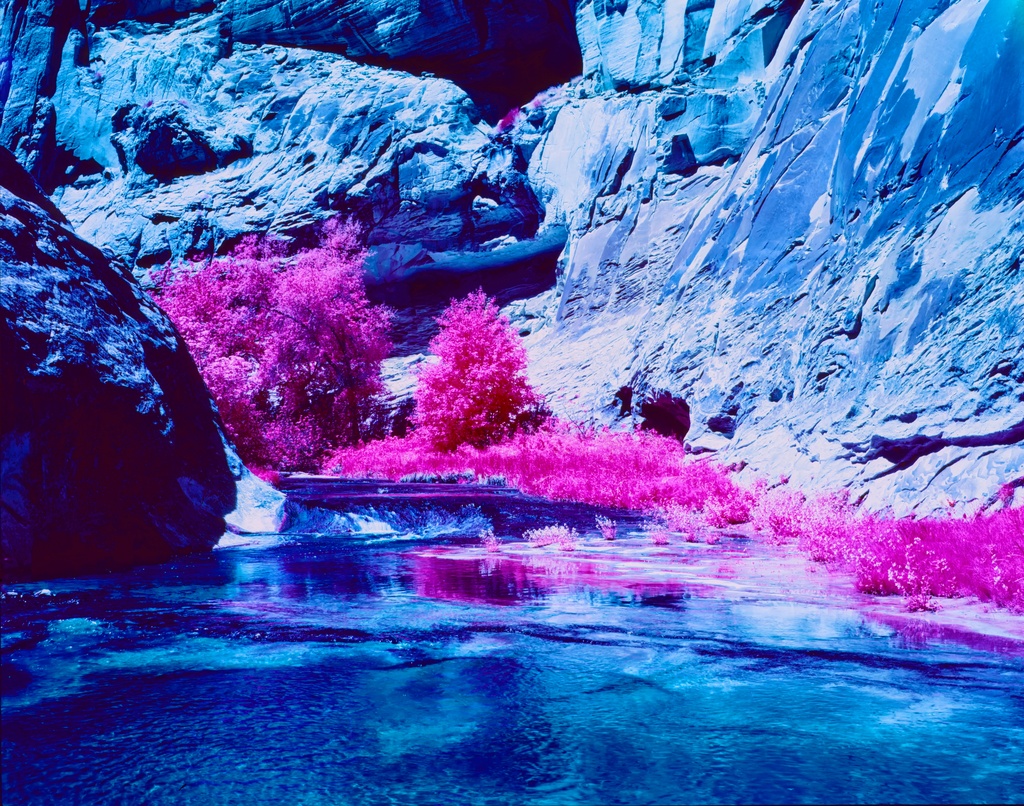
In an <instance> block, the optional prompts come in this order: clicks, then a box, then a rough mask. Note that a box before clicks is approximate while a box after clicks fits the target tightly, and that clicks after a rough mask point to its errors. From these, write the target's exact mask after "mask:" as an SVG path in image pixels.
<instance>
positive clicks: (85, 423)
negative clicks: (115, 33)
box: [0, 149, 243, 580]
mask: <svg viewBox="0 0 1024 806" xmlns="http://www.w3.org/2000/svg"><path fill="white" fill-rule="evenodd" d="M0 272H2V284H0V310H2V313H3V319H2V320H0V340H2V346H3V369H2V385H3V390H4V392H3V400H2V406H3V435H2V456H3V491H2V495H3V502H2V507H3V508H2V531H3V576H4V579H5V580H9V579H16V578H24V577H45V576H58V575H64V574H75V573H81V572H92V571H99V570H105V569H109V568H117V567H125V566H130V565H133V564H136V563H141V562H153V561H158V560H163V559H166V558H168V557H171V556H174V555H177V554H184V553H189V552H193V551H199V550H204V549H209V548H210V547H211V546H212V545H213V544H214V543H215V542H216V541H217V539H218V538H219V537H220V536H221V535H222V534H223V532H224V516H225V515H226V514H227V513H229V512H231V511H232V510H233V509H234V508H235V498H236V494H235V480H236V477H241V476H242V475H243V473H242V470H241V467H240V465H239V463H238V461H237V458H236V457H234V456H233V454H228V453H226V452H225V447H224V442H223V436H222V434H221V431H220V429H219V427H218V426H217V424H216V421H215V412H214V410H213V406H212V403H211V402H210V399H209V396H208V394H207V392H206V389H205V387H204V386H203V382H202V379H201V378H200V377H199V373H198V372H197V370H196V369H195V366H194V364H193V363H192V360H191V359H190V358H189V356H188V353H187V352H186V350H185V348H184V346H183V344H182V343H181V340H180V339H179V337H178V335H177V333H176V332H175V331H174V329H173V327H172V326H171V324H170V322H169V321H168V320H167V318H166V317H165V316H164V315H163V313H162V312H161V311H160V310H159V309H158V308H157V307H156V306H155V305H154V304H153V302H152V301H151V300H150V299H149V297H148V296H147V295H145V294H144V293H142V292H141V291H140V289H139V287H138V284H137V283H136V282H135V280H134V278H132V276H131V275H130V274H128V273H127V272H126V271H125V270H123V269H119V268H118V267H117V266H116V265H115V264H112V263H111V262H110V261H108V259H107V258H106V257H104V256H103V255H102V254H101V253H100V252H99V250H97V249H95V248H94V247H92V246H89V245H88V244H86V243H84V242H83V241H82V240H80V239H79V238H77V237H76V236H75V235H74V234H73V233H72V232H71V231H70V229H68V227H67V224H66V222H65V221H64V220H63V218H62V217H61V216H60V213H59V212H58V211H57V210H56V208H54V207H53V206H52V204H50V202H49V201H48V200H47V199H46V198H45V197H43V196H42V195H41V194H40V193H39V191H38V190H37V189H36V187H35V185H34V184H33V182H32V180H31V178H29V176H28V175H27V174H26V173H25V172H24V171H23V170H22V169H21V168H20V167H19V166H18V165H17V164H16V163H15V161H14V159H13V157H12V156H11V155H10V153H9V152H7V151H5V150H3V149H0Z"/></svg>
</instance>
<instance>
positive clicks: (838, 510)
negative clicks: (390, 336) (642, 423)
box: [328, 422, 1024, 611]
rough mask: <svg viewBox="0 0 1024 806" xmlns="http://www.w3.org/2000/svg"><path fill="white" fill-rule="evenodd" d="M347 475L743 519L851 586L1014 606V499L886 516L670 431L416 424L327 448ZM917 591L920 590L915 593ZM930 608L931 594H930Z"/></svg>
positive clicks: (700, 523)
mask: <svg viewBox="0 0 1024 806" xmlns="http://www.w3.org/2000/svg"><path fill="white" fill-rule="evenodd" d="M328 466H330V467H333V468H334V469H336V470H337V471H339V472H340V473H341V474H343V475H345V476H352V477H361V476H377V477H381V476H382V477H385V478H390V479H394V480H397V479H400V478H401V477H402V476H404V475H407V474H410V473H414V472H421V473H432V474H438V475H443V474H446V473H456V472H463V471H470V472H472V473H473V474H474V475H476V476H477V477H486V476H494V475H501V476H504V477H505V478H506V479H508V482H509V484H510V485H511V486H513V487H517V488H518V489H520V490H522V491H524V492H526V493H530V494H533V495H541V496H545V497H547V498H554V499H559V500H567V501H578V502H581V503H586V504H593V505H597V506H606V507H619V508H623V509H631V510H636V511H640V512H646V513H650V514H652V515H657V516H658V517H659V518H660V519H661V521H662V522H663V523H664V524H665V525H666V527H667V528H668V529H670V530H672V531H674V532H679V533H681V534H682V535H683V537H684V539H686V540H689V541H697V540H701V539H702V540H705V541H706V542H709V543H713V542H715V541H716V540H717V532H715V531H714V527H721V526H723V525H726V524H739V523H744V522H747V523H749V524H750V527H752V528H753V529H755V530H756V531H757V532H759V533H760V534H761V535H762V537H763V539H765V540H767V541H769V542H772V543H776V544H782V543H796V545H797V546H799V548H800V549H802V550H803V551H805V552H807V553H808V554H809V555H810V557H811V558H812V559H814V560H815V561H818V562H822V563H827V564H830V565H834V566H837V567H843V568H849V569H850V570H852V571H853V573H854V574H855V575H856V579H857V586H858V588H859V589H860V590H862V591H864V592H867V593H874V594H897V595H902V596H909V597H913V596H917V597H918V598H917V599H914V600H913V604H914V606H917V605H920V604H921V603H925V604H927V603H928V601H929V600H928V597H930V596H966V595H975V596H978V597H979V598H981V599H983V600H986V601H991V602H994V603H995V604H998V605H1000V606H1003V607H1007V608H1010V609H1014V610H1018V611H1024V510H1020V509H1003V510H1001V511H999V512H996V513H993V514H989V515H981V516H978V517H975V518H972V519H952V518H944V519H921V520H914V519H911V518H892V517H885V516H882V515H878V514H873V513H868V512H865V511H863V510H861V509H859V508H858V507H856V506H854V505H853V504H852V503H850V501H849V497H848V495H847V494H845V493H840V494H834V495H826V496H818V497H815V498H811V499H809V498H807V497H806V496H804V495H803V494H801V493H799V492H792V491H790V490H788V489H786V488H785V487H783V486H777V487H775V488H772V489H769V488H768V486H767V485H766V484H763V483H762V484H759V485H755V486H754V489H752V490H751V489H745V488H743V487H741V486H739V485H738V484H737V483H736V481H735V480H734V478H733V468H730V467H727V466H723V465H721V464H717V463H715V462H711V461H707V460H702V459H693V458H692V457H687V456H685V454H684V452H683V449H682V447H681V446H680V445H679V443H678V442H676V441H674V440H670V439H666V438H664V437H660V436H657V435H655V434H652V433H650V432H644V433H612V432H608V431H596V432H593V433H584V432H581V431H580V430H579V429H577V428H573V427H572V426H570V425H568V424H565V423H558V422H554V423H551V424H550V425H549V426H548V427H546V428H544V429H542V430H540V431H539V432H537V433H532V434H524V433H520V434H517V435H515V436H514V437H513V438H511V439H510V440H507V441H506V442H503V443H500V444H497V445H491V446H488V447H486V448H473V447H471V446H462V447H460V448H458V449H457V450H455V451H452V452H441V451H437V450H435V449H434V448H433V447H432V446H431V445H430V444H429V443H427V442H426V441H425V440H423V439H422V438H420V437H417V435H416V434H413V435H412V436H411V437H407V438H405V439H395V438H392V439H388V440H384V441H381V442H372V443H369V444H366V445H360V446H357V447H352V448H345V449H342V450H340V451H338V452H336V453H335V454H334V455H333V456H332V457H331V459H330V460H329V462H328ZM921 597H924V598H921ZM928 606H929V607H930V606H931V605H930V604H928Z"/></svg>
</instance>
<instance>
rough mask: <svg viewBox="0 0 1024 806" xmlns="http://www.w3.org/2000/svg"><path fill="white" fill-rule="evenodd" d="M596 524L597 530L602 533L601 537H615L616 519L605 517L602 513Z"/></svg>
mask: <svg viewBox="0 0 1024 806" xmlns="http://www.w3.org/2000/svg"><path fill="white" fill-rule="evenodd" d="M596 524H597V531H599V532H600V533H601V537H603V538H604V539H605V540H614V539H615V534H616V531H617V526H616V523H615V521H613V520H612V519H611V518H605V517H603V516H601V515H598V516H597V519H596Z"/></svg>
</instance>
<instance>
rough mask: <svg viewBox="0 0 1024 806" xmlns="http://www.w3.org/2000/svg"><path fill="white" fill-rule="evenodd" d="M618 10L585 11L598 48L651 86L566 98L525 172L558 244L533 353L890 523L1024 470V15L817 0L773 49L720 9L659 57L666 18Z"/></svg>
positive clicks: (624, 79)
mask: <svg viewBox="0 0 1024 806" xmlns="http://www.w3.org/2000/svg"><path fill="white" fill-rule="evenodd" d="M597 5H600V4H595V6H597ZM619 5H621V6H625V11H624V12H622V13H621V14H620V15H619V16H617V17H608V16H606V17H601V16H600V14H598V16H597V17H596V18H594V17H593V14H594V13H595V12H594V11H593V7H592V6H590V4H583V5H582V6H581V15H583V17H582V19H581V31H582V32H583V33H584V34H586V37H589V38H585V42H599V43H600V48H599V49H597V48H596V46H595V47H591V46H589V45H588V46H586V47H584V54H585V58H586V59H587V64H588V66H589V68H590V80H591V81H597V82H599V83H600V84H601V86H604V87H610V88H611V89H612V90H614V89H615V88H620V87H622V86H626V85H628V86H630V87H633V88H637V90H638V91H634V92H631V93H629V94H628V95H627V94H623V93H622V92H614V91H607V92H604V93H602V94H601V95H600V96H599V97H595V98H589V99H580V100H575V101H573V102H571V103H569V104H568V105H566V106H565V107H563V108H562V109H561V110H560V111H559V112H558V114H557V118H556V120H555V121H554V123H553V126H552V128H551V130H550V134H549V135H548V136H547V138H546V140H545V141H544V142H543V143H542V144H540V145H539V146H538V147H537V149H536V150H535V151H534V156H533V159H532V161H531V164H530V175H531V178H532V179H533V180H534V182H535V184H536V185H538V187H543V188H547V190H546V191H544V190H539V191H538V192H539V193H540V195H541V196H542V197H544V198H550V199H551V200H552V202H551V204H550V205H549V210H548V214H549V216H554V215H557V216H561V217H563V218H564V220H565V223H566V226H567V228H568V231H569V243H568V246H567V247H566V251H565V252H564V253H563V256H562V271H563V273H562V280H561V284H560V307H559V312H558V317H557V323H556V324H555V326H554V327H552V328H549V329H548V330H547V331H546V332H543V333H540V334H537V335H535V336H534V337H531V342H532V343H531V348H532V353H533V355H534V357H535V365H534V369H535V373H536V375H537V379H538V380H539V381H540V382H541V384H542V386H544V387H546V388H547V389H548V390H550V391H551V392H553V393H554V394H555V395H556V398H557V399H558V400H559V401H560V402H559V403H558V407H560V408H561V409H562V410H563V411H570V410H573V409H576V410H582V411H587V410H589V411H593V410H595V409H596V410H601V408H602V407H604V411H605V419H610V418H611V417H612V416H613V415H614V413H615V409H614V407H613V397H614V394H615V390H616V389H618V388H619V387H620V386H622V385H623V384H628V385H630V386H632V387H634V388H635V389H637V390H640V391H644V390H653V389H666V390H669V391H671V392H673V393H676V394H681V395H683V396H685V397H686V398H687V400H688V401H689V402H690V403H691V405H692V407H693V415H694V416H693V420H694V429H693V431H691V433H690V437H689V438H690V440H692V441H693V442H694V444H695V445H697V446H698V447H713V448H715V449H717V450H719V451H720V455H722V456H727V457H734V458H736V459H746V460H748V461H750V462H751V463H752V466H753V469H755V470H757V471H758V472H769V473H779V474H785V475H791V476H793V477H794V480H795V481H796V482H799V483H800V484H803V485H806V486H808V487H812V488H813V487H819V488H826V489H827V488H833V489H834V488H837V487H842V486H848V485H849V486H853V487H854V489H855V490H858V491H859V490H867V492H868V502H869V503H870V505H871V506H873V507H882V506H886V505H893V506H894V507H895V508H896V509H897V510H898V511H903V510H905V509H906V508H908V507H911V506H916V507H918V508H919V509H920V510H921V511H930V510H932V509H937V508H940V507H943V506H945V503H946V500H947V498H948V499H953V500H957V501H970V500H975V501H977V500H984V498H985V497H986V496H988V495H990V494H991V493H992V492H994V490H995V488H996V487H997V486H998V485H999V484H1000V483H1004V482H1007V481H1010V480H1012V479H1014V478H1017V477H1020V476H1021V475H1022V474H1024V447H1022V440H1024V348H1022V345H1024V272H1022V270H1021V261H1022V252H1024V91H1022V90H1021V88H1022V87H1024V16H1022V14H1024V11H1022V8H1021V6H1020V4H1019V3H1013V2H1008V1H1007V0H987V1H986V0H959V2H943V3H939V4H935V3H931V2H923V1H922V2H903V3H898V2H883V3H880V4H876V6H874V7H867V6H864V5H862V4H860V3H857V2H852V1H848V0H831V1H829V0H825V1H824V2H821V3H816V4H809V3H804V4H803V5H801V6H799V7H798V8H795V9H794V7H793V6H789V7H788V10H786V9H784V10H783V11H784V12H785V13H786V14H787V15H789V14H790V12H793V13H792V14H791V15H790V19H789V20H788V22H787V24H786V26H785V31H784V32H783V33H782V34H781V36H780V35H779V30H778V29H779V26H778V25H776V28H775V29H774V30H773V31H771V32H768V30H767V28H768V26H769V25H770V24H771V23H772V20H773V19H778V18H779V12H772V13H768V12H766V11H765V9H769V8H770V4H764V3H760V2H751V3H743V2H740V3H716V4H714V5H713V8H712V10H711V11H710V21H709V24H708V28H707V32H706V34H699V36H703V37H704V39H703V45H702V46H701V47H700V48H698V47H697V43H690V42H689V41H688V40H689V37H690V36H691V31H692V30H693V29H685V27H684V30H683V31H682V33H681V34H680V37H681V40H680V39H677V40H673V41H675V42H676V44H678V43H679V42H680V41H681V43H682V44H681V45H679V47H676V46H675V45H673V46H672V48H669V49H668V50H666V49H665V48H666V47H667V45H666V42H668V41H669V40H667V39H665V38H664V37H662V40H661V44H662V49H661V50H660V51H658V54H660V56H661V61H658V60H657V59H654V57H653V55H651V54H652V53H653V51H651V50H650V48H651V47H652V46H653V45H652V43H653V41H654V40H652V39H651V38H649V37H648V36H647V35H645V34H642V33H640V34H638V33H637V31H638V30H639V31H642V30H646V29H644V27H643V26H647V27H648V28H650V27H651V26H654V27H655V28H657V27H658V26H661V28H662V29H664V30H665V31H667V30H668V28H669V22H670V19H669V18H670V11H669V9H670V7H671V4H668V3H665V4H642V3H641V4H635V3H633V2H632V1H631V0H630V2H628V3H627V2H621V3H619ZM607 6H608V4H603V6H602V7H603V8H605V9H607ZM652 7H657V9H658V12H657V13H648V14H647V16H644V14H645V11H644V10H645V9H646V10H647V11H650V9H651V8H652ZM687 7H688V8H689V7H690V6H687ZM694 13H696V12H694ZM631 14H632V15H633V18H635V21H634V22H630V20H631V19H633V18H631V16H630V15H631ZM588 15H590V16H588ZM594 19H597V23H596V26H597V27H596V28H595V23H594ZM641 23H642V25H641ZM637 26H640V27H639V28H638V27H637ZM594 31H597V33H596V34H595V33H594ZM769 33H770V34H771V38H772V48H773V49H774V56H772V57H771V58H767V56H768V50H772V48H769V49H765V48H764V47H763V45H764V42H765V37H766V36H768V34H769ZM598 34H599V36H598ZM776 37H777V38H778V41H777V42H775V39H776ZM691 45H692V52H693V53H694V54H696V53H698V51H699V53H700V54H701V59H699V60H696V57H694V59H689V60H688V59H687V58H686V53H688V52H691ZM759 48H760V51H761V54H762V58H761V60H760V61H758V58H757V54H758V49H759ZM680 53H682V54H683V62H682V64H684V65H691V66H692V65H698V64H699V65H700V66H698V67H695V68H693V67H690V68H688V70H689V73H688V76H687V78H686V80H685V81H684V83H683V84H682V86H680V85H678V84H677V83H672V82H679V81H680V79H679V74H678V72H673V71H672V70H668V71H667V72H666V69H667V68H666V65H668V64H679V63H680V62H679V60H678V58H677V57H678V54H680ZM672 54H676V55H675V56H673V55H672ZM711 57H714V58H713V59H712V58H711ZM673 59H675V61H673ZM660 84H664V87H662V88H660V89H652V88H657V87H659V85H660ZM745 105H746V106H749V110H750V111H749V113H748V114H744V113H743V111H742V110H743V108H744V106H745ZM694 108H699V109H700V110H701V111H700V112H699V113H692V112H691V110H693V109H694ZM680 110H681V111H680ZM680 136H686V137H687V140H688V143H689V144H690V150H692V156H691V155H690V150H687V149H685V148H683V147H682V144H681V143H680V141H679V140H678V139H677V138H678V137H680ZM719 149H721V150H719ZM567 153H572V154H573V155H574V157H575V159H572V160H563V159H560V158H559V155H563V154H567ZM680 167H681V168H683V170H675V169H676V168H680ZM581 344H585V345H586V350H581V349H580V345H581ZM567 378H574V379H575V382H570V383H567V382H566V379H567ZM567 388H568V389H571V390H572V392H571V395H576V398H575V399H570V398H571V395H570V394H560V393H559V392H558V390H559V389H567Z"/></svg>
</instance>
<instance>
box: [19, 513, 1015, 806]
mask: <svg viewBox="0 0 1024 806" xmlns="http://www.w3.org/2000/svg"><path fill="white" fill-rule="evenodd" d="M456 531H457V530H456ZM754 555H756V552H754V551H753V549H751V547H750V545H749V541H743V540H740V539H726V540H724V541H723V542H722V543H720V544H719V545H717V546H692V545H671V546H668V547H658V548H657V549H655V548H652V547H650V546H649V542H645V540H644V539H643V536H642V535H634V536H633V537H632V538H629V537H627V539H626V540H625V541H616V543H615V544H606V543H603V542H602V541H600V540H599V539H597V538H596V537H595V538H592V539H591V538H588V539H586V540H585V541H584V544H583V545H581V546H580V547H579V549H578V550H577V551H576V552H572V553H569V552H559V551H558V550H557V549H555V548H553V547H552V548H547V549H534V548H528V547H524V545H523V544H522V543H517V542H515V541H507V542H506V543H505V544H504V545H503V547H502V549H501V551H499V552H493V553H487V552H485V551H484V550H483V548H482V547H481V546H480V545H479V544H478V541H476V540H475V539H473V538H471V537H470V536H469V535H465V534H463V535H459V534H457V533H449V534H446V535H442V536H438V535H434V536H432V537H430V538H429V539H418V538H417V535H415V534H405V535H399V534H388V533H387V532H386V531H382V530H378V531H376V532H373V530H370V533H367V532H364V533H362V534H353V533H348V534H344V533H342V534H334V535H315V534H295V535H291V536H287V537H284V538H270V537H268V538H266V539H265V540H260V539H254V540H252V541H250V543H249V544H248V545H245V544H243V545H238V546H235V547H229V548H223V549H218V550H217V551H215V552H214V553H213V554H212V555H210V556H207V557H196V558H189V559H186V560H181V561H178V562H175V563H172V564H170V565H165V566H160V567H152V568H142V569H137V570H135V571H133V572H130V573H124V574H116V575H110V576H105V577H97V578H92V579H82V580H73V581H57V582H51V583H46V584H45V585H43V584H40V583H36V584H34V585H18V586H13V587H9V588H7V589H5V593H4V600H3V683H4V689H3V773H2V774H3V801H4V803H5V804H8V806H13V805H14V804H38V803H90V804H106V803H147V804H163V803H174V804H180V803H191V804H218V806H226V805H227V804H235V803H237V804H247V805H248V804H253V803H289V804H292V803H295V804H336V803H346V804H363V803H366V804H380V803H403V804H404V803H434V802H437V803H441V802H443V803H468V804H491V803H493V804H503V803H515V804H519V803H530V804H568V803H592V804H598V803H628V804H633V803H637V804H639V803H735V802H743V803H798V802H799V803H822V802H824V803H835V802H865V803H879V802H890V803H891V802H899V803H940V802H956V803H966V802H987V803H997V802H999V803H1003V802H1020V801H1021V800H1022V797H1024V659H1022V658H1024V652H1021V647H1022V646H1024V644H1021V642H1019V641H1016V640H1014V639H1013V638H1010V637H1008V638H998V637H989V638H982V637H978V636H975V637H974V638H971V637H970V634H969V632H963V631H960V632H957V631H955V630H954V631H952V632H950V631H948V630H947V631H942V630H939V631H936V630H931V631H929V630H928V629H922V628H921V622H915V621H910V620H908V621H905V622H903V621H900V620H899V619H895V620H894V619H889V620H888V621H887V620H886V619H885V618H875V617H872V615H871V613H870V612H868V611H866V610H865V609H864V608H863V607H861V606H859V602H860V600H859V599H858V598H857V597H856V596H847V598H846V599H843V598H842V594H839V593H837V591H838V590H839V589H840V586H838V585H837V584H834V581H832V580H830V579H829V578H828V575H827V574H823V573H821V574H818V575H815V574H814V573H804V571H801V570H800V569H803V568H804V566H803V564H802V563H803V561H802V560H801V561H800V562H799V563H796V561H792V562H791V563H790V565H791V566H792V567H791V568H789V570H788V571H787V570H786V569H787V567H788V566H787V565H786V562H787V561H785V560H782V561H775V565H774V566H771V567H773V568H775V569H776V570H777V571H778V572H779V575H776V577H774V578H773V577H772V572H769V571H767V570H765V569H766V568H768V567H769V566H766V565H765V564H764V563H763V562H761V563H760V564H759V563H758V562H757V560H758V558H757V557H756V556H754ZM762 559H763V558H762ZM780 569H781V570H780ZM794 569H796V570H795V571H794ZM813 570H814V569H810V571H812V572H813ZM787 574H788V576H787ZM772 579H774V581H771V580H772ZM765 580H769V581H768V582H766V581H765ZM780 580H781V581H780ZM808 580H810V581H809V582H808Z"/></svg>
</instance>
